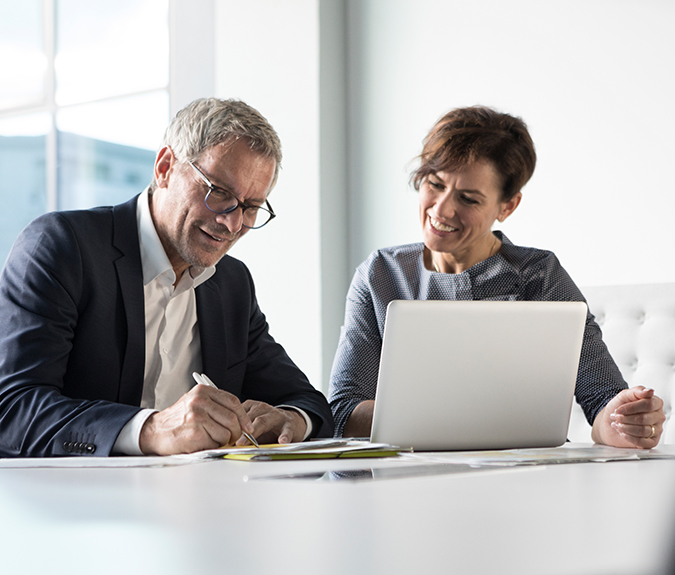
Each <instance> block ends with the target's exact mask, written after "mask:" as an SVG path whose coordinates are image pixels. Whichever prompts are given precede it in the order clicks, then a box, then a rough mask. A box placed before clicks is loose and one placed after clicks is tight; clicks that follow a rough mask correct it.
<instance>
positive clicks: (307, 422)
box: [276, 405, 312, 441]
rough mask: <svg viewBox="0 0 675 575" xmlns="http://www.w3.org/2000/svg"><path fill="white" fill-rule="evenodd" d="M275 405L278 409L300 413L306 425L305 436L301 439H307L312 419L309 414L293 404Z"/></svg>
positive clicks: (310, 430) (310, 431)
mask: <svg viewBox="0 0 675 575" xmlns="http://www.w3.org/2000/svg"><path fill="white" fill-rule="evenodd" d="M276 407H278V408H279V409H290V410H292V411H297V412H298V413H299V414H300V415H302V417H303V418H304V420H305V424H306V425H307V431H305V437H303V438H302V440H303V441H305V439H307V438H308V437H309V436H310V434H311V433H312V420H311V419H310V418H309V415H307V413H305V411H304V410H303V409H300V408H299V407H295V405H277V406H276Z"/></svg>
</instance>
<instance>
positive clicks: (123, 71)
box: [0, 0, 169, 263]
mask: <svg viewBox="0 0 675 575" xmlns="http://www.w3.org/2000/svg"><path fill="white" fill-rule="evenodd" d="M168 36H169V32H168V0H116V2H91V1H89V0H22V1H21V2H2V3H0V263H1V262H4V260H5V258H6V256H7V254H8V252H9V250H10V248H11V246H12V244H13V242H14V240H15V239H16V236H17V235H18V233H19V232H20V231H21V229H23V227H24V226H25V225H26V224H28V223H29V222H30V221H31V220H32V219H34V218H35V217H37V216H39V215H40V214H42V213H44V212H46V211H49V210H55V209H59V210H65V209H79V208H88V207H92V206H96V205H111V204H116V203H120V202H122V201H125V200H127V199H129V198H131V197H132V196H134V195H135V194H137V193H139V192H141V191H142V190H143V188H144V187H145V186H147V185H148V184H149V183H150V179H151V177H152V167H153V161H154V157H155V152H156V150H157V147H158V146H159V144H160V141H161V137H162V133H163V130H164V127H165V126H166V124H167V121H168V117H169V97H168V87H169V39H168Z"/></svg>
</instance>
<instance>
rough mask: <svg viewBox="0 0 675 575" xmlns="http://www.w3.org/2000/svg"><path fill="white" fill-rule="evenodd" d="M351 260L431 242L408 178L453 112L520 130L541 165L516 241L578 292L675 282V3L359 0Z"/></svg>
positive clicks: (352, 62) (352, 105)
mask: <svg viewBox="0 0 675 575" xmlns="http://www.w3.org/2000/svg"><path fill="white" fill-rule="evenodd" d="M348 24H349V48H350V53H349V74H350V76H349V81H350V93H349V109H350V114H351V117H350V142H349V143H350V151H351V155H350V168H351V190H350V192H351V199H352V203H351V206H352V215H353V225H354V229H353V234H352V238H353V240H354V241H353V243H352V248H351V254H350V255H351V262H352V265H356V264H357V263H358V262H360V261H361V260H363V259H364V258H365V257H366V256H367V254H368V253H369V252H370V251H371V250H373V249H375V248H377V247H381V246H384V245H391V244H397V243H405V242H410V241H417V240H418V239H419V237H420V234H419V224H418V221H417V212H416V210H415V205H416V204H415V202H416V200H415V194H414V192H413V191H410V190H409V188H408V186H407V177H408V175H409V173H410V169H409V167H408V169H406V167H407V166H406V164H407V162H409V161H410V160H411V159H412V158H414V157H415V156H416V155H417V154H418V153H419V152H420V151H421V141H422V138H423V137H424V135H425V134H426V132H427V131H428V129H429V128H430V127H431V126H432V124H433V123H434V122H435V120H436V119H437V118H438V117H439V116H440V115H442V113H444V112H445V111H447V110H449V109H451V108H454V107H457V106H466V105H472V104H485V105H489V106H493V107H496V108H498V109H500V110H502V111H505V112H509V113H512V114H515V115H519V116H521V117H522V118H523V119H524V120H525V121H526V122H527V124H528V125H529V127H530V130H531V133H532V136H533V139H534V141H535V145H536V147H537V152H538V156H539V161H538V166H537V169H536V171H535V175H534V177H533V179H532V180H531V181H530V183H529V184H528V185H527V186H526V187H525V188H524V199H523V202H522V204H521V206H520V207H519V208H518V211H517V212H516V213H515V214H514V215H513V216H512V217H511V219H510V220H509V221H507V222H506V223H505V224H504V226H503V227H502V228H501V229H503V230H504V231H505V232H506V233H507V235H509V237H510V238H511V239H512V240H513V241H514V242H515V243H519V244H522V245H533V246H537V247H542V248H547V249H552V250H553V251H555V252H556V253H557V254H558V256H559V257H560V259H561V261H562V263H563V265H564V266H565V267H566V268H567V270H568V271H569V272H570V274H571V275H572V277H573V278H574V279H575V281H576V282H577V283H578V284H579V285H598V284H612V283H643V282H661V281H675V266H674V265H672V264H671V262H672V261H673V256H672V247H673V241H672V239H671V235H670V226H671V220H672V217H671V214H672V212H673V210H674V209H675V193H674V192H675V190H674V188H675V183H674V181H673V179H672V177H671V166H672V164H673V161H674V159H675V139H674V138H673V132H674V131H675V108H674V107H673V102H675V80H674V78H673V70H675V34H674V33H673V29H675V3H673V2H669V1H664V0H567V1H564V2H542V1H540V0H509V1H507V2H504V1H503V0H464V1H462V0H456V1H444V0H350V1H349V20H348Z"/></svg>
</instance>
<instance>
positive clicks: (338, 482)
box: [0, 460, 675, 575]
mask: <svg viewBox="0 0 675 575" xmlns="http://www.w3.org/2000/svg"><path fill="white" fill-rule="evenodd" d="M413 465H418V464H413V463H409V462H401V461H391V460H360V461H298V462H239V461H224V460H218V461H211V462H205V463H195V464H191V465H184V466H176V467H162V468H148V467H143V468H134V467H131V468H85V469H62V468H56V469H7V468H0V517H1V519H2V520H1V521H0V542H1V543H0V565H2V572H3V573H8V574H10V573H12V574H14V573H72V574H80V573H82V574H84V573H87V574H93V573H95V574H107V573H116V574H120V573H123V574H124V573H126V574H132V573H133V574H135V573H144V574H148V575H151V574H155V573H157V574H160V573H161V574H174V573H176V574H178V573H180V574H188V573H189V574H193V573H199V574H211V573H228V574H237V575H246V574H256V575H259V574H266V573H275V574H276V573H282V574H283V573H294V574H316V575H319V574H326V575H332V574H336V575H337V574H340V575H345V574H356V573H387V574H390V573H394V574H396V573H405V574H408V573H409V574H418V573H424V574H426V573H461V574H465V573H486V574H487V573H489V574H496V573H518V574H527V573H533V574H534V573H536V574H549V573H550V574H574V575H582V574H586V573H588V574H607V575H609V574H612V575H621V574H626V575H639V574H645V575H646V574H648V573H649V574H651V573H659V570H660V568H661V567H662V566H663V564H664V561H665V559H664V553H665V552H666V550H667V549H669V548H670V547H672V545H671V542H675V538H674V537H673V535H674V531H673V529H672V528H673V527H675V514H674V513H673V512H675V460H662V461H657V460H651V461H628V462H609V463H581V464H563V465H545V466H527V467H516V468H504V469H497V470H488V471H484V470H475V471H469V472H462V473H438V472H439V471H444V470H445V471H450V470H452V469H453V468H452V467H451V466H447V465H446V466H444V467H438V464H425V465H432V467H431V468H424V469H430V470H431V471H434V472H436V473H435V474H433V475H428V476H424V475H422V476H419V475H418V476H411V477H398V478H380V477H381V476H382V474H383V473H386V472H385V471H382V470H384V469H394V470H395V471H397V472H398V473H403V472H404V471H405V470H406V469H411V466H413ZM371 467H372V468H374V469H375V470H376V471H375V472H373V473H371V472H369V473H368V474H367V476H368V477H370V479H366V480H361V481H353V480H348V479H339V477H340V476H341V475H347V474H340V473H338V472H340V471H343V472H344V471H348V470H359V469H366V468H368V469H369V468H371ZM421 469H422V468H416V470H418V471H419V470H421ZM326 471H333V472H335V473H333V474H332V475H327V474H325V473H324V472H326ZM312 473H314V474H315V475H310V476H309V477H305V478H301V477H297V478H285V479H272V478H270V477H271V476H283V475H286V474H292V475H296V476H297V475H300V476H302V475H304V474H312ZM373 475H374V477H375V478H372V477H373Z"/></svg>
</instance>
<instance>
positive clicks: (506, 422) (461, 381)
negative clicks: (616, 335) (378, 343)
mask: <svg viewBox="0 0 675 575" xmlns="http://www.w3.org/2000/svg"><path fill="white" fill-rule="evenodd" d="M586 311H587V306H586V304H585V303H583V302H498V301H400V300H397V301H393V302H391V303H390V304H389V307H388V308H387V318H386V322H385V328H384V338H383V341H382V355H381V358H380V372H379V379H378V384H377V394H376V397H375V413H374V415H373V428H372V435H371V440H372V441H374V442H383V443H390V444H392V445H398V446H400V447H412V448H413V449H415V450H418V451H443V450H483V449H515V448H525V447H553V446H557V445H561V444H563V443H564V442H565V439H566V434H567V428H568V425H569V418H570V410H571V407H572V400H573V397H574V387H575V383H576V377H577V370H578V368H579V356H580V353H581V342H582V338H583V333H584V326H585V321H586Z"/></svg>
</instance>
